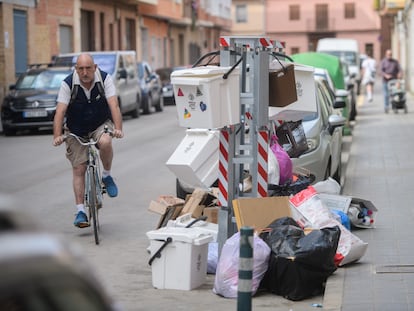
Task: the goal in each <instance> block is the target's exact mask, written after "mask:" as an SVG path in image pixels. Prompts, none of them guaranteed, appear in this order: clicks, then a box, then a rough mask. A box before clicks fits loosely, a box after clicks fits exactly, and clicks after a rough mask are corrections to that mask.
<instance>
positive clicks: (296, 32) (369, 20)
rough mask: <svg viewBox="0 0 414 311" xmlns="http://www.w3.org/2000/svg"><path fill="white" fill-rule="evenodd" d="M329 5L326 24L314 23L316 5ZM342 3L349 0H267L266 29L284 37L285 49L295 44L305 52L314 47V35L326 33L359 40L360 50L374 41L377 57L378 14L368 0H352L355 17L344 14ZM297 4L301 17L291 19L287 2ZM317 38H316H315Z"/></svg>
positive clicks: (276, 37) (377, 55) (295, 46)
mask: <svg viewBox="0 0 414 311" xmlns="http://www.w3.org/2000/svg"><path fill="white" fill-rule="evenodd" d="M325 3H326V4H327V5H328V18H327V27H326V28H323V29H320V28H318V27H317V26H316V15H317V14H316V8H315V7H316V5H317V4H325ZM345 3H352V1H350V0H337V1H325V2H320V1H319V0H307V1H300V2H299V1H295V0H267V1H266V4H265V5H266V33H267V34H268V35H269V36H270V37H271V38H274V39H277V40H280V41H286V51H287V53H290V51H291V48H293V47H294V48H298V49H299V52H306V51H308V50H314V49H315V48H316V42H317V38H322V37H326V36H330V37H338V38H354V39H357V40H358V42H359V45H360V46H359V48H360V51H361V53H364V52H365V45H366V44H369V43H371V44H373V45H374V57H375V58H379V57H380V42H379V29H380V18H379V16H378V13H377V12H376V11H374V9H373V6H372V2H371V1H354V2H353V3H354V4H355V18H353V19H345V18H344V6H345ZM290 5H300V19H299V20H290V14H289V6H290ZM315 38H316V40H315Z"/></svg>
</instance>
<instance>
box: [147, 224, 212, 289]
mask: <svg viewBox="0 0 414 311" xmlns="http://www.w3.org/2000/svg"><path fill="white" fill-rule="evenodd" d="M147 237H148V238H149V239H150V252H151V256H154V254H155V253H156V252H157V251H158V250H159V249H160V248H161V247H162V246H163V245H164V244H165V241H166V240H167V239H168V238H171V239H172V241H171V242H170V243H168V244H167V245H166V246H165V247H164V248H163V249H162V250H161V252H160V256H159V257H155V258H154V260H153V261H152V263H151V270H152V285H153V286H154V287H155V288H158V289H178V290H192V289H195V288H197V287H200V286H201V285H203V284H204V283H205V281H206V275H207V258H208V257H207V256H208V243H209V242H211V241H212V240H213V236H212V235H210V234H206V233H205V232H203V231H200V230H197V229H196V228H177V227H163V228H160V229H158V230H153V231H149V232H147Z"/></svg>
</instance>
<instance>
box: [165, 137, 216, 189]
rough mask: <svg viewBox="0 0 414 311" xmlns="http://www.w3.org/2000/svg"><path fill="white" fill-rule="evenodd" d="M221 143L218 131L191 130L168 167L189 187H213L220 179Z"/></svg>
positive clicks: (171, 158) (168, 161)
mask: <svg viewBox="0 0 414 311" xmlns="http://www.w3.org/2000/svg"><path fill="white" fill-rule="evenodd" d="M219 143H220V142H219V131H217V130H203V129H199V130H196V129H189V130H187V132H186V136H185V137H184V138H183V140H182V141H181V142H180V144H179V145H178V147H177V148H176V149H175V151H174V153H173V154H172V155H171V156H170V158H169V159H168V160H167V163H166V165H167V167H168V168H169V169H170V170H171V171H172V172H173V173H174V174H175V176H176V177H177V178H178V179H180V180H182V181H184V182H185V183H187V184H189V185H192V186H194V187H201V188H208V187H211V185H212V184H213V183H214V182H215V180H216V179H217V178H218V161H219V148H218V147H219Z"/></svg>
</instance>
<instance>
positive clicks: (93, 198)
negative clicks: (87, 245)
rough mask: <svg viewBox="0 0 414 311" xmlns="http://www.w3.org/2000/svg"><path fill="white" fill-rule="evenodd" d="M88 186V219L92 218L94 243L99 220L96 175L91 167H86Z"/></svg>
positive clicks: (97, 237)
mask: <svg viewBox="0 0 414 311" xmlns="http://www.w3.org/2000/svg"><path fill="white" fill-rule="evenodd" d="M88 174H89V187H88V201H89V202H88V207H89V219H90V220H92V225H93V233H94V236H95V244H96V245H98V244H99V220H98V205H97V203H98V197H97V191H96V175H95V169H94V168H93V167H89V168H88Z"/></svg>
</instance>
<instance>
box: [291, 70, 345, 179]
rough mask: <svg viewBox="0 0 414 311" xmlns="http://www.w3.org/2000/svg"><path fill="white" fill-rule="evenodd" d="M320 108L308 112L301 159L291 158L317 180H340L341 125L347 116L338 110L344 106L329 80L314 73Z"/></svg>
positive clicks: (296, 165)
mask: <svg viewBox="0 0 414 311" xmlns="http://www.w3.org/2000/svg"><path fill="white" fill-rule="evenodd" d="M315 83H316V100H317V107H318V111H317V112H314V113H309V114H308V115H305V116H304V117H303V119H302V125H303V128H304V131H305V136H306V140H307V143H308V150H307V151H306V152H305V153H303V154H302V155H300V156H299V157H298V158H292V162H293V166H294V167H295V168H299V167H300V168H305V169H307V170H309V171H310V172H311V173H312V174H313V175H315V182H317V181H322V180H325V179H327V178H328V177H332V178H334V179H335V180H336V181H338V183H340V181H341V170H342V166H341V152H342V127H343V126H344V125H345V122H346V120H345V118H344V117H343V116H341V115H339V114H338V113H337V111H335V108H340V107H343V105H345V102H344V101H340V100H336V97H335V95H334V94H333V92H332V90H331V89H329V86H328V83H326V80H324V79H323V78H322V77H319V76H316V75H315Z"/></svg>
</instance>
